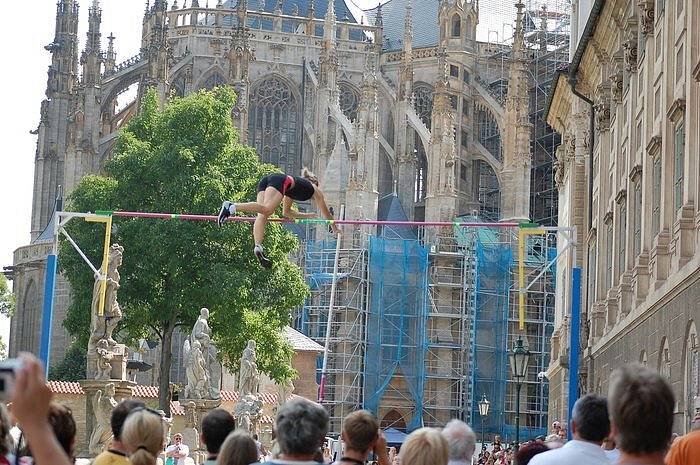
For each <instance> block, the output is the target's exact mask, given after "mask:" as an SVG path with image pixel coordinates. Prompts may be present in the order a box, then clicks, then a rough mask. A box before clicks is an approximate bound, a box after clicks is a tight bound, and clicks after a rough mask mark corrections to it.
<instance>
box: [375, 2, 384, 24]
mask: <svg viewBox="0 0 700 465" xmlns="http://www.w3.org/2000/svg"><path fill="white" fill-rule="evenodd" d="M374 25H375V26H377V27H384V17H382V4H381V3H380V4H379V5H377V16H376V17H375V18H374Z"/></svg>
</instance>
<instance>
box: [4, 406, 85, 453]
mask: <svg viewBox="0 0 700 465" xmlns="http://www.w3.org/2000/svg"><path fill="white" fill-rule="evenodd" d="M47 415H48V420H49V424H50V425H51V429H52V430H53V434H54V436H55V437H56V439H57V440H58V443H59V444H60V445H61V448H62V449H63V451H64V452H65V453H66V454H67V455H68V457H69V458H70V460H71V461H74V460H75V436H76V433H77V428H76V425H75V419H74V418H73V413H72V412H71V410H70V409H69V408H68V407H66V406H64V405H61V404H57V403H55V402H51V403H50V404H49V410H48V413H47ZM33 446H34V444H33V443H30V442H28V441H27V442H23V441H21V440H20V448H19V451H18V453H17V455H18V459H17V461H18V463H32V462H36V460H33V459H32V458H34V457H35V456H34V452H33Z"/></svg>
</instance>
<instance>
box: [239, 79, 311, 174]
mask: <svg viewBox="0 0 700 465" xmlns="http://www.w3.org/2000/svg"><path fill="white" fill-rule="evenodd" d="M299 119H300V116H299V110H298V104H297V101H296V98H295V97H294V94H293V93H292V90H291V89H290V88H289V86H287V84H286V83H285V82H284V81H283V80H282V79H280V78H279V77H276V76H272V77H268V78H266V79H264V80H262V81H260V82H258V83H256V85H255V86H254V87H253V90H252V92H251V95H250V109H249V120H248V138H249V139H248V143H249V144H250V145H252V146H253V147H255V149H256V150H257V151H258V155H259V156H260V160H261V161H263V162H265V163H271V164H273V165H276V166H278V167H279V168H280V169H282V170H283V171H284V172H286V173H296V172H298V171H299V169H300V168H301V155H300V153H299V150H298V149H297V145H298V139H299V126H300V125H299Z"/></svg>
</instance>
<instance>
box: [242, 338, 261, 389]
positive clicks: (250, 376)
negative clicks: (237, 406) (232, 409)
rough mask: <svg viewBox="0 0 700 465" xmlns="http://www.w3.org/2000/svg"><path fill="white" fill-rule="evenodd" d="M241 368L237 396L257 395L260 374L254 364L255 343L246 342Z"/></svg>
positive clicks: (256, 365)
mask: <svg viewBox="0 0 700 465" xmlns="http://www.w3.org/2000/svg"><path fill="white" fill-rule="evenodd" d="M240 365H241V367H240V371H239V373H238V394H239V395H240V396H241V398H243V396H245V395H248V394H257V393H258V389H259V385H260V373H259V372H258V364H257V362H256V354H255V341H253V340H250V341H248V345H247V347H246V348H245V350H244V351H243V355H242V356H241V364H240Z"/></svg>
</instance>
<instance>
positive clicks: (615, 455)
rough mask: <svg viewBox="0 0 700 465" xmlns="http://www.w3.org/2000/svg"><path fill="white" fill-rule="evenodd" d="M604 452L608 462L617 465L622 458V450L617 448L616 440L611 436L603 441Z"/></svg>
mask: <svg viewBox="0 0 700 465" xmlns="http://www.w3.org/2000/svg"><path fill="white" fill-rule="evenodd" d="M603 450H604V451H605V455H606V457H608V460H610V463H617V461H618V459H619V458H620V449H618V448H617V447H616V445H615V439H613V438H612V437H610V436H608V437H607V438H605V440H603Z"/></svg>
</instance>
